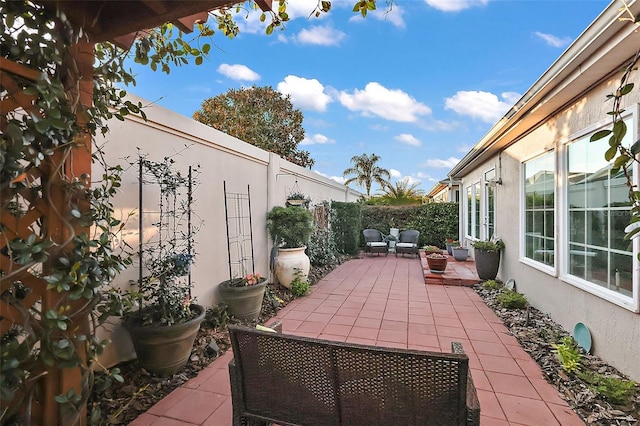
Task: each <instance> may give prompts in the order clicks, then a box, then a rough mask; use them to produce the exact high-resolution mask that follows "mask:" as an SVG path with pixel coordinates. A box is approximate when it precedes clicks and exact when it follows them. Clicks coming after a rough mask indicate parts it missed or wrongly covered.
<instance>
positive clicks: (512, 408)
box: [131, 255, 584, 426]
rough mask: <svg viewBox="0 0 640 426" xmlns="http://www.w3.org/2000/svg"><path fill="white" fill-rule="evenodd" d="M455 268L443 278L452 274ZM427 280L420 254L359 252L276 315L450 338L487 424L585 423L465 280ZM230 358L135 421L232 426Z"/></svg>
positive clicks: (364, 330) (317, 329)
mask: <svg viewBox="0 0 640 426" xmlns="http://www.w3.org/2000/svg"><path fill="white" fill-rule="evenodd" d="M459 263H461V264H464V265H462V266H461V267H462V268H466V269H469V267H470V266H471V267H472V265H473V263H472V262H459ZM467 264H468V265H467ZM449 266H451V265H448V268H449ZM459 266H460V265H459ZM455 271H456V270H454V269H453V268H452V269H451V271H449V270H447V273H446V274H445V276H446V275H449V276H450V278H454V279H455V277H454V275H455ZM463 273H464V274H466V271H463ZM427 278H428V277H427V276H426V274H425V271H424V270H423V267H422V265H421V262H419V261H418V260H417V259H416V258H415V257H413V258H409V257H404V258H403V257H398V258H396V257H395V256H392V255H389V256H387V257H385V256H372V257H364V258H361V259H354V260H351V261H348V262H346V263H344V264H343V265H341V266H340V267H338V268H337V269H335V270H334V271H332V272H331V273H330V274H329V275H327V276H326V277H325V278H324V279H322V280H321V281H320V282H319V283H317V284H316V285H314V286H313V287H312V293H311V294H310V295H308V296H306V297H303V298H300V299H296V300H294V301H293V302H291V303H290V304H289V305H287V306H286V307H285V308H284V309H282V310H281V311H280V312H279V313H278V316H277V317H274V318H273V319H271V322H273V321H276V320H281V321H282V322H283V329H284V332H285V333H291V334H297V335H302V336H309V337H319V338H323V339H330V340H338V341H347V342H354V343H364V344H372V345H379V346H387V347H398V348H409V349H422V350H428V351H442V352H450V348H451V342H452V341H459V342H461V343H462V344H463V346H464V350H465V352H466V353H467V355H468V356H469V364H470V368H471V374H472V377H473V380H474V383H475V386H476V388H477V389H478V397H479V399H480V406H481V424H482V425H483V426H490V425H536V426H537V425H544V426H552V425H562V426H571V425H583V424H584V423H583V422H582V420H581V419H580V418H579V417H578V415H577V414H575V413H574V412H573V411H572V410H571V408H569V406H568V405H567V403H566V402H565V401H564V400H563V399H561V398H560V396H559V394H558V392H557V390H556V389H555V388H554V387H553V386H551V385H550V384H549V383H547V382H546V381H545V380H544V378H543V375H542V372H541V370H540V368H539V367H538V365H537V364H536V363H535V361H533V360H532V359H531V357H530V356H529V355H528V354H527V353H526V352H525V351H524V350H523V349H522V347H521V346H520V345H519V344H518V342H517V340H516V339H515V338H514V337H513V336H511V335H510V334H509V332H508V330H507V328H506V327H505V326H504V325H503V324H502V322H501V321H500V319H499V318H498V317H497V316H496V315H495V314H494V312H493V311H492V310H491V309H490V308H488V307H487V306H486V305H485V304H484V302H483V301H482V299H481V298H480V297H479V296H478V295H477V294H476V293H475V292H474V291H473V289H471V288H469V287H468V286H464V285H459V284H460V283H461V282H462V281H459V282H456V284H458V285H426V284H425V281H427V282H428V280H427ZM463 278H464V279H467V278H468V277H467V276H465V277H463ZM463 278H460V280H462V279H463ZM475 279H476V280H477V277H475ZM438 284H442V283H441V282H439V283H438ZM231 357H232V353H231V351H227V352H226V353H225V354H224V355H222V356H221V357H220V358H219V359H217V360H216V361H215V362H213V363H212V364H210V365H209V366H208V367H207V368H206V369H204V370H203V371H202V372H200V374H199V375H198V376H197V377H195V378H193V379H191V380H189V381H188V382H186V383H185V384H184V385H183V386H182V387H180V388H178V389H176V390H174V391H173V392H172V393H171V394H169V395H168V396H167V397H165V398H164V399H163V400H161V401H160V402H158V403H157V404H156V405H154V406H153V407H152V408H151V409H149V411H147V412H146V413H145V414H142V415H141V416H139V417H138V418H137V419H136V420H135V421H133V422H132V423H131V424H132V425H134V426H142V425H154V426H170V425H205V426H218V425H219V426H228V425H230V424H231V412H232V407H231V396H230V395H231V391H230V385H229V375H228V370H227V364H228V362H229V360H230V359H231Z"/></svg>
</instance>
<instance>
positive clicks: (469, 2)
mask: <svg viewBox="0 0 640 426" xmlns="http://www.w3.org/2000/svg"><path fill="white" fill-rule="evenodd" d="M425 3H427V5H429V6H431V7H432V8H434V9H438V10H440V11H442V12H459V11H461V10H465V9H470V8H472V7H477V6H486V5H487V3H489V0H425Z"/></svg>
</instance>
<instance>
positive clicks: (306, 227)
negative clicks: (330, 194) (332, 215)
mask: <svg viewBox="0 0 640 426" xmlns="http://www.w3.org/2000/svg"><path fill="white" fill-rule="evenodd" d="M312 218H313V216H312V215H311V212H310V211H309V210H307V209H305V208H303V207H280V206H277V207H274V208H273V209H271V211H270V212H269V213H268V214H267V229H268V231H269V234H270V235H271V240H272V241H273V245H274V246H275V247H277V248H278V257H277V258H276V261H275V269H276V276H277V277H278V281H279V282H280V284H282V285H283V286H285V287H287V288H289V287H290V285H291V282H292V281H293V280H294V279H295V271H296V269H300V271H301V273H302V274H303V276H304V279H305V280H306V279H307V277H308V276H309V268H310V267H311V264H310V262H309V257H308V256H307V255H306V254H305V252H304V251H305V249H306V248H307V242H308V241H309V238H310V237H311V233H312V232H313V223H312Z"/></svg>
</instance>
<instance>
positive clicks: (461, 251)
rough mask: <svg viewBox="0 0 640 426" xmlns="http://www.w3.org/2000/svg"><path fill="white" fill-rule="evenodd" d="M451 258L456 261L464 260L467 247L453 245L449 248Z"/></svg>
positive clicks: (466, 255)
mask: <svg viewBox="0 0 640 426" xmlns="http://www.w3.org/2000/svg"><path fill="white" fill-rule="evenodd" d="M451 253H452V254H453V258H454V259H455V260H457V261H458V262H464V261H466V260H467V258H468V257H469V249H468V248H466V247H464V246H460V245H458V246H454V247H452V248H451Z"/></svg>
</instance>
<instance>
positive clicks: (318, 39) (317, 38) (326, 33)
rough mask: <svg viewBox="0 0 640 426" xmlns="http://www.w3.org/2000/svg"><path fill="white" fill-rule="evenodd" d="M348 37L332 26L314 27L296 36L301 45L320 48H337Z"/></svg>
mask: <svg viewBox="0 0 640 426" xmlns="http://www.w3.org/2000/svg"><path fill="white" fill-rule="evenodd" d="M346 36H347V34H345V33H344V32H342V31H340V30H337V29H335V28H333V27H331V26H318V25H316V26H312V27H311V28H305V29H303V30H301V31H300V32H299V33H298V34H296V36H295V40H296V41H297V42H298V43H300V44H313V45H318V46H337V45H339V44H340V42H341V41H342V40H343V39H344V38H345V37H346Z"/></svg>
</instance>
